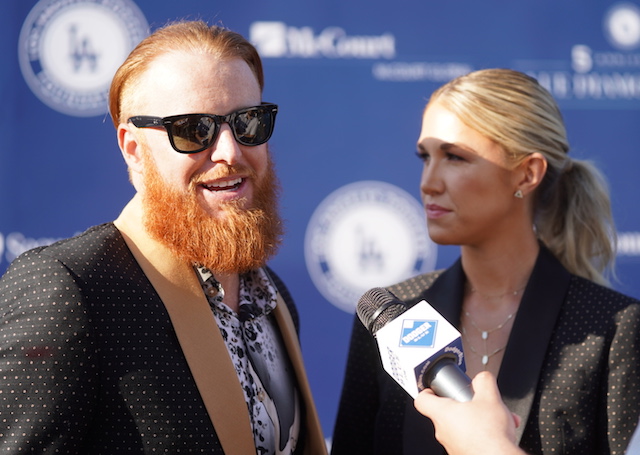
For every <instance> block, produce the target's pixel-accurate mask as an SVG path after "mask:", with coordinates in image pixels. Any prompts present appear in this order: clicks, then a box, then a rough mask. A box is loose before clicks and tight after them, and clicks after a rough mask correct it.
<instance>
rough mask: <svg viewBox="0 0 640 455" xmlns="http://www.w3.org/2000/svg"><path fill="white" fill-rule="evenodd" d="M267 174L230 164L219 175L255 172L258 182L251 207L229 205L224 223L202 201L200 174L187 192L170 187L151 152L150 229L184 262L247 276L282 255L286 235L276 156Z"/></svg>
mask: <svg viewBox="0 0 640 455" xmlns="http://www.w3.org/2000/svg"><path fill="white" fill-rule="evenodd" d="M268 159H269V163H268V166H267V172H266V173H265V175H264V177H263V178H262V179H260V180H257V177H256V175H255V172H253V171H252V170H250V169H247V168H244V167H243V168H238V167H233V166H227V168H226V170H225V171H223V172H220V173H219V174H217V177H222V176H225V175H229V174H236V173H238V172H240V171H243V172H245V171H250V177H249V178H251V179H252V180H253V181H254V182H256V188H255V191H254V201H253V203H252V204H251V206H249V207H247V208H244V207H242V205H243V203H244V201H238V202H239V203H225V204H221V205H220V206H219V207H218V210H220V211H224V217H222V219H218V218H215V217H213V216H211V215H209V214H208V213H207V212H206V211H205V209H204V208H203V207H202V205H201V204H200V202H199V201H198V197H197V195H196V187H197V186H198V183H197V182H198V176H197V175H196V176H194V177H193V178H192V180H191V182H190V185H189V190H188V192H187V193H184V192H181V191H178V190H176V189H175V188H171V187H169V185H167V184H166V183H165V182H164V181H163V180H162V177H161V175H160V173H159V172H158V169H157V167H156V166H155V163H153V159H152V158H151V157H150V156H149V154H148V153H147V154H146V156H145V158H144V176H143V183H144V192H143V198H142V202H143V207H144V211H145V213H144V226H145V228H146V230H147V232H148V233H149V235H150V236H151V237H153V238H154V239H156V240H158V241H159V242H161V243H162V244H164V245H165V246H167V247H168V248H169V249H171V250H172V251H173V253H174V254H176V255H177V256H178V257H179V258H181V259H182V260H184V261H187V262H189V263H192V264H197V265H201V266H204V267H207V268H208V269H209V270H211V271H212V272H214V273H222V274H229V273H243V272H246V271H248V270H251V269H255V268H257V267H261V266H263V265H265V263H266V262H267V260H268V259H269V258H271V257H272V256H273V255H274V254H275V253H276V251H277V249H278V247H279V245H280V241H281V237H282V234H283V227H282V221H281V218H280V216H279V213H278V194H279V191H280V187H279V183H278V180H277V178H276V175H275V171H274V166H273V163H272V161H271V159H270V158H268Z"/></svg>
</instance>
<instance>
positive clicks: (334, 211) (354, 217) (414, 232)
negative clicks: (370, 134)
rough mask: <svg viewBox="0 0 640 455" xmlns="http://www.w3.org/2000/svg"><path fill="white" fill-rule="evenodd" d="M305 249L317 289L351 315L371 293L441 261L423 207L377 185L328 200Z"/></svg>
mask: <svg viewBox="0 0 640 455" xmlns="http://www.w3.org/2000/svg"><path fill="white" fill-rule="evenodd" d="M304 251H305V261H306V264H307V270H308V271H309V275H310V276H311V279H312V281H313V283H314V284H315V286H316V288H317V289H318V290H319V291H320V293H321V294H322V295H323V296H324V297H325V298H326V299H327V300H329V302H331V303H332V304H333V305H335V306H336V307H338V308H340V309H342V310H344V311H346V312H350V313H353V312H354V311H355V307H356V304H357V303H358V300H359V299H360V297H361V296H362V294H363V293H364V292H366V291H367V290H368V289H371V288H372V287H378V286H388V285H391V284H394V283H397V282H399V281H402V280H404V279H406V278H409V277H411V276H415V275H418V274H420V273H425V272H429V271H432V270H433V268H434V267H435V263H436V257H437V249H436V245H435V244H434V243H433V242H432V241H431V239H430V238H429V235H428V232H427V227H426V220H425V216H424V210H423V208H422V206H421V204H420V203H419V202H418V201H417V200H416V199H415V198H413V197H412V196H411V195H409V194H408V193H407V192H406V191H404V190H402V189H400V188H398V187H396V186H394V185H391V184H389V183H384V182H377V181H362V182H356V183H352V184H349V185H346V186H344V187H342V188H339V189H338V190H336V191H334V192H333V193H331V194H330V195H329V196H327V198H325V200H324V201H322V203H321V204H320V205H319V206H318V208H317V209H316V210H315V212H314V213H313V215H312V217H311V220H310V221H309V225H308V226H307V231H306V235H305V247H304Z"/></svg>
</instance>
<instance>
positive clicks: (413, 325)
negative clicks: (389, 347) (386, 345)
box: [400, 319, 438, 348]
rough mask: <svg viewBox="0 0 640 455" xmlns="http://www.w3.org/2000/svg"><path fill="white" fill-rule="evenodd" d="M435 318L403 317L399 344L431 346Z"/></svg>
mask: <svg viewBox="0 0 640 455" xmlns="http://www.w3.org/2000/svg"><path fill="white" fill-rule="evenodd" d="M437 327H438V321H437V320H431V321H425V320H415V319H404V320H403V321H402V337H401V338H400V346H406V347H411V346H415V347H422V348H432V347H433V343H434V341H435V337H436V329H437Z"/></svg>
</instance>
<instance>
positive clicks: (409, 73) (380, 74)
mask: <svg viewBox="0 0 640 455" xmlns="http://www.w3.org/2000/svg"><path fill="white" fill-rule="evenodd" d="M471 71H473V67H472V66H471V65H469V64H466V63H455V62H454V63H427V62H393V63H376V64H375V65H373V69H372V72H373V77H374V78H375V79H377V80H380V81H433V82H447V81H450V80H451V79H455V78H456V77H458V76H462V75H464V74H467V73H470V72H471Z"/></svg>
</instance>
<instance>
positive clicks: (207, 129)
mask: <svg viewBox="0 0 640 455" xmlns="http://www.w3.org/2000/svg"><path fill="white" fill-rule="evenodd" d="M216 132H217V125H216V123H215V120H214V119H213V118H211V117H205V116H202V115H185V116H181V117H180V118H179V119H177V120H175V121H173V122H172V123H171V136H172V138H173V145H174V147H175V148H176V149H177V150H179V151H181V152H183V153H195V152H199V151H201V150H204V149H206V148H208V147H209V146H210V145H211V143H212V142H213V141H214V139H215V136H216Z"/></svg>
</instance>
